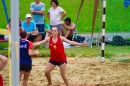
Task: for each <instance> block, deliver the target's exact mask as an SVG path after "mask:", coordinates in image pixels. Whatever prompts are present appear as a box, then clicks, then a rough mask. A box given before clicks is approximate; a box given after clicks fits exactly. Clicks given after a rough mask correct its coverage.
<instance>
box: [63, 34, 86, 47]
mask: <svg viewBox="0 0 130 86" xmlns="http://www.w3.org/2000/svg"><path fill="white" fill-rule="evenodd" d="M61 39H62V41H64V42H66V43H69V44H71V45H76V46H87V44H85V43H78V42H74V41H70V40H68V39H66V38H65V37H62V36H61Z"/></svg>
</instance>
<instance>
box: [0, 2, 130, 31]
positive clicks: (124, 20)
mask: <svg viewBox="0 0 130 86" xmlns="http://www.w3.org/2000/svg"><path fill="white" fill-rule="evenodd" d="M5 1H6V4H7V9H8V13H9V14H10V0H5ZM33 1H34V0H20V18H21V19H22V20H25V15H26V13H30V11H29V9H30V3H31V2H33ZM80 1H81V0H64V1H63V0H59V3H60V6H61V7H62V8H64V10H65V11H66V12H67V15H66V16H68V17H71V18H72V22H74V23H75V22H76V17H77V12H78V8H79V5H80ZM84 1H85V2H84V4H83V7H82V10H81V13H80V18H79V21H78V26H77V31H78V32H79V33H91V28H92V17H93V7H94V0H90V1H89V0H84ZM111 1H112V4H111V5H110V0H107V9H106V32H130V24H129V22H130V16H129V15H130V7H128V8H124V4H123V1H124V0H111ZM41 2H44V3H45V5H46V10H45V19H46V20H47V22H48V23H49V20H48V18H47V15H46V14H47V11H48V9H49V8H50V7H51V5H50V0H41ZM0 6H1V7H0V10H1V11H0V14H1V17H0V28H5V26H6V19H5V14H4V10H3V6H2V2H1V1H0ZM99 7H100V5H99ZM98 9H100V8H98ZM97 13H98V14H97V18H96V24H95V30H94V32H95V33H97V32H98V28H99V24H100V23H99V14H100V11H98V12H97Z"/></svg>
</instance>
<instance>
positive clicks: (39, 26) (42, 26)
mask: <svg viewBox="0 0 130 86" xmlns="http://www.w3.org/2000/svg"><path fill="white" fill-rule="evenodd" d="M36 27H37V28H38V31H39V32H40V33H43V32H44V24H36Z"/></svg>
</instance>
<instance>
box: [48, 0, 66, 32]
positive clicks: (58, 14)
mask: <svg viewBox="0 0 130 86" xmlns="http://www.w3.org/2000/svg"><path fill="white" fill-rule="evenodd" d="M50 4H51V5H52V7H51V8H50V9H49V10H48V14H47V16H48V18H49V20H50V26H51V28H52V27H58V30H59V31H60V34H62V19H63V18H64V17H65V15H66V12H65V11H64V10H63V9H62V8H61V7H59V2H58V0H51V2H50Z"/></svg>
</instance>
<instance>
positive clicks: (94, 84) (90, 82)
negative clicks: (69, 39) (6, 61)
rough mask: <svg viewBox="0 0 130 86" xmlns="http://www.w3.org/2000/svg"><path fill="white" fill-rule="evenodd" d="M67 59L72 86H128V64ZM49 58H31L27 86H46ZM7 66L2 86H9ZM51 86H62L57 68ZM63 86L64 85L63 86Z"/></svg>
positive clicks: (129, 74)
mask: <svg viewBox="0 0 130 86" xmlns="http://www.w3.org/2000/svg"><path fill="white" fill-rule="evenodd" d="M70 59H71V58H68V64H67V70H66V73H67V76H68V78H69V82H70V84H71V85H73V86H130V63H125V62H124V63H123V62H111V61H109V60H105V62H104V63H101V62H100V61H99V60H98V59H97V58H96V57H95V58H78V57H75V61H74V62H73V59H71V60H70ZM48 60H49V58H33V68H32V72H31V76H30V78H29V82H28V86H46V85H47V79H46V78H45V75H44V70H45V67H46V64H47V63H48ZM8 73H9V71H8V65H6V67H5V68H4V69H3V70H2V71H1V72H0V74H2V76H3V78H4V86H9V76H8V75H9V74H8ZM51 75H52V83H53V86H62V85H64V82H63V80H62V78H61V76H60V71H59V67H56V68H55V69H54V70H53V71H52V72H51ZM64 86H65V85H64Z"/></svg>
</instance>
